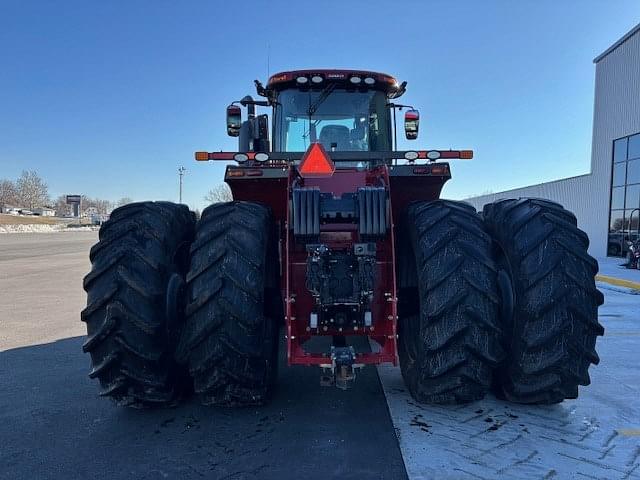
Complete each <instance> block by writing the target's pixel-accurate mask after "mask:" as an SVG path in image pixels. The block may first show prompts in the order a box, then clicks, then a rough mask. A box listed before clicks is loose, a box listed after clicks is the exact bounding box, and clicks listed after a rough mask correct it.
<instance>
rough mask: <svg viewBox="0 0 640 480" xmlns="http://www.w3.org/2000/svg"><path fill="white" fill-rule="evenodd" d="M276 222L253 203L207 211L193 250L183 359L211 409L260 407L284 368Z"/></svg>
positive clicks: (180, 349)
mask: <svg viewBox="0 0 640 480" xmlns="http://www.w3.org/2000/svg"><path fill="white" fill-rule="evenodd" d="M277 255H278V250H277V244H276V236H275V225H274V222H273V217H272V215H271V212H270V210H269V209H268V208H267V207H266V206H264V205H261V204H258V203H252V202H228V203H218V204H214V205H211V206H209V207H207V208H206V209H205V210H204V212H202V218H201V219H200V221H199V223H198V225H197V229H196V238H195V241H194V243H193V244H192V246H191V268H190V271H189V274H188V275H187V291H188V300H187V308H186V315H187V319H186V324H185V329H184V331H183V332H182V336H181V339H180V343H179V347H178V349H177V353H176V357H177V359H178V360H179V361H180V362H183V363H186V364H187V365H188V367H189V371H190V373H191V376H192V377H193V380H194V389H195V391H196V393H197V394H198V395H199V396H200V400H201V402H202V403H203V404H205V405H222V406H247V405H261V404H264V403H266V402H267V401H268V400H269V397H270V395H271V391H272V388H273V385H274V383H275V377H276V371H277V351H278V321H279V319H280V318H282V315H283V314H282V301H281V297H280V290H279V277H278V267H277V259H278V257H277Z"/></svg>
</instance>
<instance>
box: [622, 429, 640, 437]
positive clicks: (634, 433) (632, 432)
mask: <svg viewBox="0 0 640 480" xmlns="http://www.w3.org/2000/svg"><path fill="white" fill-rule="evenodd" d="M617 431H618V433H619V434H620V435H624V436H625V437H640V428H620V429H618V430H617Z"/></svg>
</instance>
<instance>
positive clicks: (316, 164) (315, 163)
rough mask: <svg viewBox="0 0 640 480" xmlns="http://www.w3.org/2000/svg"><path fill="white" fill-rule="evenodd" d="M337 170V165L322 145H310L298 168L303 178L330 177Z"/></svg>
mask: <svg viewBox="0 0 640 480" xmlns="http://www.w3.org/2000/svg"><path fill="white" fill-rule="evenodd" d="M335 170H336V166H335V164H334V163H333V161H332V160H331V158H330V157H329V155H328V154H327V152H326V151H325V149H324V147H323V146H322V144H321V143H312V144H311V145H309V148H308V149H307V151H306V152H305V154H304V156H303V157H302V160H301V161H300V167H298V171H299V172H300V175H302V176H303V177H330V176H331V175H333V172H335Z"/></svg>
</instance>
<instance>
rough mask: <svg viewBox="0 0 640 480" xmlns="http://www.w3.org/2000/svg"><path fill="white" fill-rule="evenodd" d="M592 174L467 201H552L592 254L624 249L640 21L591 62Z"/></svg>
mask: <svg viewBox="0 0 640 480" xmlns="http://www.w3.org/2000/svg"><path fill="white" fill-rule="evenodd" d="M594 63H595V65H596V88H595V100H594V113H593V140H592V145H591V172H590V173H588V174H586V175H579V176H577V177H571V178H563V179H561V180H555V181H552V182H546V183H541V184H539V185H532V186H529V187H523V188H516V189H514V190H509V191H506V192H500V193H493V194H489V195H482V196H479V197H474V198H470V199H467V200H466V201H468V202H469V203H471V204H472V205H474V206H475V207H476V208H477V209H481V208H482V207H483V206H484V205H485V204H487V203H490V202H494V201H496V200H498V199H501V198H518V197H539V198H547V199H549V200H554V201H556V202H558V203H561V204H562V205H564V206H565V207H566V208H567V209H569V210H571V211H572V212H573V213H575V215H576V217H577V219H578V226H579V227H580V228H581V229H582V230H584V231H585V232H586V233H587V234H588V235H589V239H590V241H591V244H590V246H589V252H590V253H591V254H592V255H594V256H596V257H604V256H605V255H621V254H624V253H625V248H626V240H628V239H629V238H631V239H633V238H634V237H635V235H636V233H635V232H636V231H637V229H638V227H639V221H638V219H639V218H640V24H639V25H637V26H636V27H635V28H633V29H632V30H631V31H630V32H629V33H627V34H626V35H625V36H623V37H622V38H621V39H620V40H618V41H617V42H616V43H614V44H613V45H612V46H611V47H609V48H608V49H607V50H606V51H604V52H603V53H602V54H601V55H599V56H598V57H596V59H595V60H594Z"/></svg>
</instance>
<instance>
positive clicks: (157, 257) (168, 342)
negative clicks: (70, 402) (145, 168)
mask: <svg viewBox="0 0 640 480" xmlns="http://www.w3.org/2000/svg"><path fill="white" fill-rule="evenodd" d="M194 226H195V218H194V216H193V214H192V213H191V212H190V211H189V209H188V208H187V207H186V206H184V205H176V204H172V203H169V202H142V203H131V204H129V205H126V206H124V207H120V208H118V209H116V210H114V211H113V213H112V214H111V218H110V219H109V220H108V221H107V222H105V223H104V225H103V226H102V228H101V229H100V233H99V241H98V243H97V244H96V245H94V246H93V247H92V248H91V252H90V254H89V257H90V259H91V264H92V268H91V272H90V273H89V274H88V275H87V276H86V277H85V278H84V289H85V290H86V292H87V307H86V308H85V309H84V310H83V311H82V321H83V322H86V324H87V340H86V342H85V343H84V345H83V350H84V351H85V352H88V353H90V354H91V361H92V367H93V368H92V370H91V373H90V374H89V376H90V377H91V378H98V379H99V381H100V385H101V386H102V391H101V392H100V395H102V396H108V397H111V398H112V399H113V400H115V401H116V403H118V404H120V405H127V406H133V407H144V406H152V405H161V404H169V403H172V402H173V401H174V400H175V399H176V398H177V396H178V395H179V394H180V393H181V389H182V383H183V377H184V371H183V369H181V368H179V367H178V366H177V364H176V363H175V361H174V360H173V348H174V346H175V341H174V340H173V336H172V335H171V333H170V330H171V329H173V328H175V327H176V326H175V325H170V324H169V319H168V318H167V315H166V312H165V303H166V302H165V299H166V291H167V284H168V282H169V279H170V278H171V277H172V276H173V275H174V274H184V273H185V270H186V268H187V267H188V257H186V256H185V253H186V254H188V246H189V243H190V242H191V241H192V239H193V233H194ZM187 378H188V377H187Z"/></svg>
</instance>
